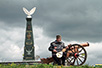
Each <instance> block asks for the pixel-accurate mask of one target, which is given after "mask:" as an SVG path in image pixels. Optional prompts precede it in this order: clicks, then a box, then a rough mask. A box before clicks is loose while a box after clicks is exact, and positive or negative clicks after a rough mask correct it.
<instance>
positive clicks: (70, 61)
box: [41, 43, 89, 66]
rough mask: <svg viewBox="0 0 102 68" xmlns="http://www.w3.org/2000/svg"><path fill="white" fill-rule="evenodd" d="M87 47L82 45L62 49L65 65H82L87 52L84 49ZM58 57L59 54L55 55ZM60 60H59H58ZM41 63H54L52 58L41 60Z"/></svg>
mask: <svg viewBox="0 0 102 68" xmlns="http://www.w3.org/2000/svg"><path fill="white" fill-rule="evenodd" d="M87 46H89V43H84V44H72V45H71V46H69V48H68V49H66V48H64V49H63V50H62V52H65V53H66V63H67V65H68V66H69V65H73V66H80V65H83V64H84V63H85V61H86V59H87V52H86V50H85V48H84V47H87ZM57 56H60V53H59V54H58V55H57ZM59 59H60V58H59ZM41 62H42V63H44V64H49V63H51V62H54V63H55V61H54V60H53V58H52V57H48V58H41Z"/></svg>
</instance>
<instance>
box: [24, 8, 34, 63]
mask: <svg viewBox="0 0 102 68" xmlns="http://www.w3.org/2000/svg"><path fill="white" fill-rule="evenodd" d="M35 10H36V7H34V8H33V9H31V10H30V11H28V10H27V9H26V8H23V11H24V12H25V14H27V17H26V21H27V23H26V34H25V46H24V57H23V61H24V60H25V61H26V60H35V47H34V39H33V28H32V16H31V15H32V14H33V13H34V12H35Z"/></svg>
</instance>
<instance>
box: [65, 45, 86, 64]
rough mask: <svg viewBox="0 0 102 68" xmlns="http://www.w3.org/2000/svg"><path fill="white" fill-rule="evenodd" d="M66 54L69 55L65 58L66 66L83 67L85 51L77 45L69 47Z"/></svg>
mask: <svg viewBox="0 0 102 68" xmlns="http://www.w3.org/2000/svg"><path fill="white" fill-rule="evenodd" d="M67 53H70V55H69V56H67V57H66V60H67V65H73V66H80V65H83V64H84V63H85V61H86V59H87V52H86V50H85V49H84V47H83V46H81V45H79V44H73V45H71V46H70V48H69V49H68V50H67Z"/></svg>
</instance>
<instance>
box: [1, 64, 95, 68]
mask: <svg viewBox="0 0 102 68" xmlns="http://www.w3.org/2000/svg"><path fill="white" fill-rule="evenodd" d="M0 68H97V67H94V66H89V65H82V66H58V65H52V64H49V65H47V64H34V65H28V64H14V63H12V64H6V65H4V64H0Z"/></svg>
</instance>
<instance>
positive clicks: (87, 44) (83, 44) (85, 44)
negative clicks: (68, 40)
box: [62, 42, 89, 52]
mask: <svg viewBox="0 0 102 68" xmlns="http://www.w3.org/2000/svg"><path fill="white" fill-rule="evenodd" d="M79 45H81V46H83V47H88V46H89V43H88V42H86V43H82V44H79ZM69 46H70V45H68V47H69ZM75 48H78V47H77V46H76V47H75ZM65 51H66V48H64V49H63V50H62V52H65Z"/></svg>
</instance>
